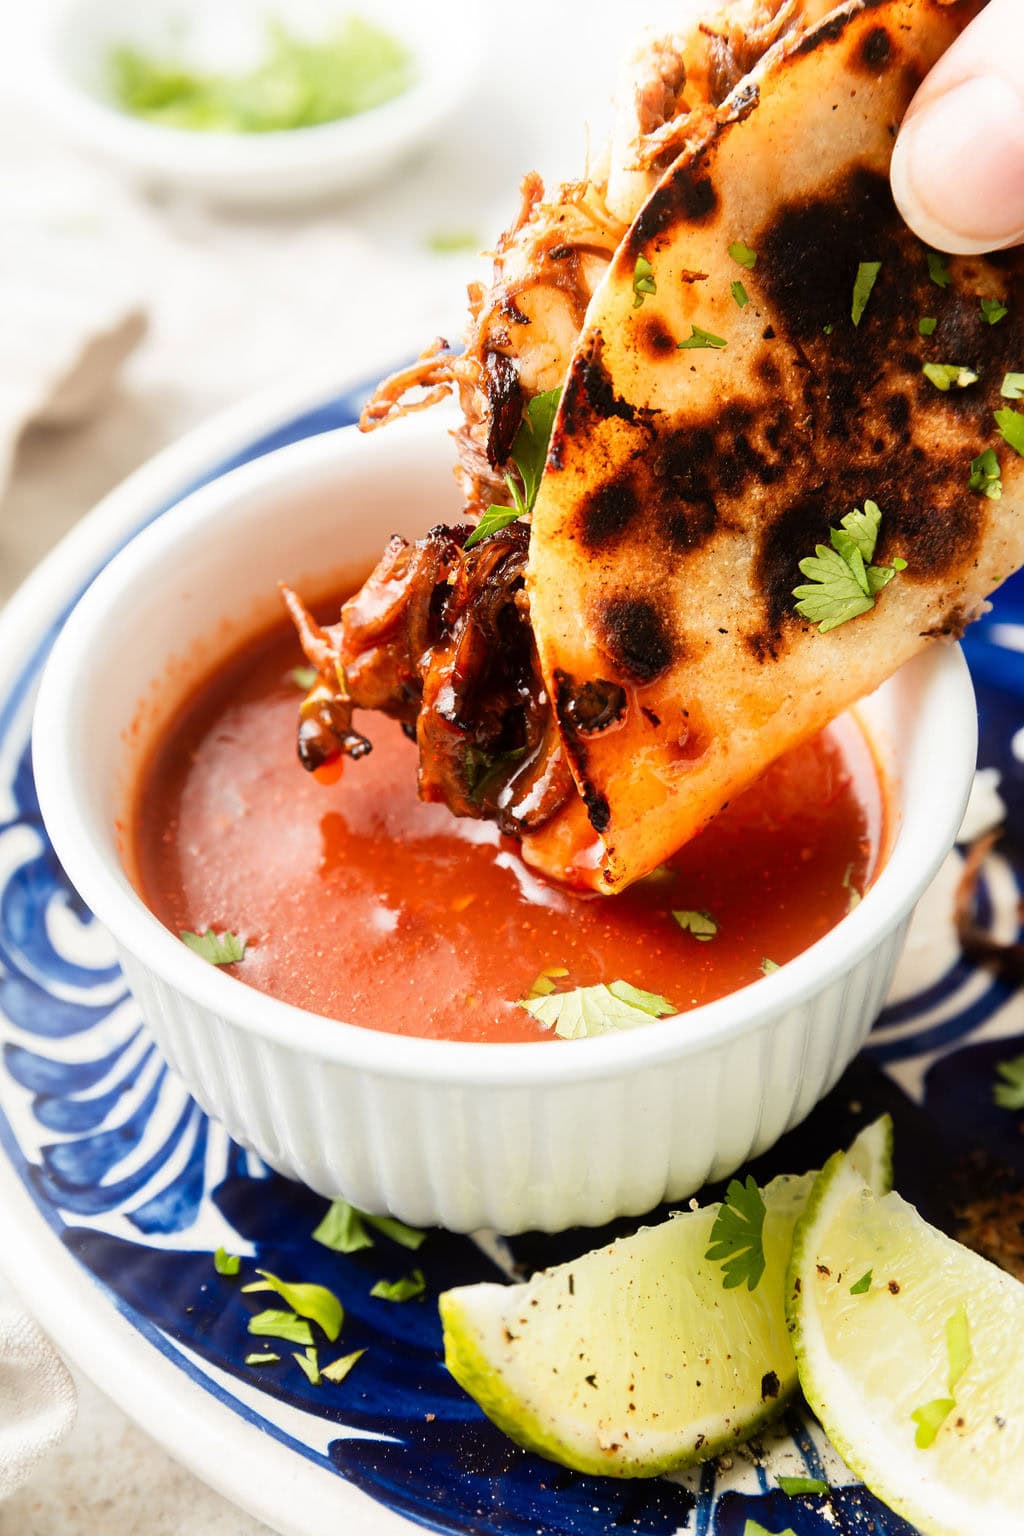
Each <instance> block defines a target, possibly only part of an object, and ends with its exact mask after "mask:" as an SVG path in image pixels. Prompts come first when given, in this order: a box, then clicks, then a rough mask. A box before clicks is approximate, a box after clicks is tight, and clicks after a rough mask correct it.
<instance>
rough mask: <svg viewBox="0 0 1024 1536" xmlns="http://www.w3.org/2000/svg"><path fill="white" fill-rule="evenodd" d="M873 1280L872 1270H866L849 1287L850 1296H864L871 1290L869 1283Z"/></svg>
mask: <svg viewBox="0 0 1024 1536" xmlns="http://www.w3.org/2000/svg"><path fill="white" fill-rule="evenodd" d="M874 1278H875V1274H874V1270H871V1269H868V1270H866V1271H865V1272H864V1274H863V1275H861V1277H860V1279H859V1280H855V1281H854V1283H853V1285H851V1286H850V1295H851V1296H866V1295H867V1293H868V1291H870V1289H871V1282H872V1280H873V1279H874Z"/></svg>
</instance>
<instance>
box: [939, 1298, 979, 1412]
mask: <svg viewBox="0 0 1024 1536" xmlns="http://www.w3.org/2000/svg"><path fill="white" fill-rule="evenodd" d="M946 1350H947V1352H948V1354H949V1390H950V1391H951V1392H955V1391H956V1389H957V1386H958V1385H959V1383H960V1379H961V1377H962V1376H963V1374H964V1372H965V1371H966V1369H967V1367H968V1366H969V1365H970V1363H971V1361H972V1360H973V1359H974V1351H973V1350H972V1348H971V1328H970V1323H969V1322H968V1320H967V1308H966V1307H965V1306H964V1304H963V1302H961V1303H960V1305H959V1306H958V1307H957V1309H956V1311H955V1312H954V1313H953V1315H952V1317H948V1318H947V1319H946Z"/></svg>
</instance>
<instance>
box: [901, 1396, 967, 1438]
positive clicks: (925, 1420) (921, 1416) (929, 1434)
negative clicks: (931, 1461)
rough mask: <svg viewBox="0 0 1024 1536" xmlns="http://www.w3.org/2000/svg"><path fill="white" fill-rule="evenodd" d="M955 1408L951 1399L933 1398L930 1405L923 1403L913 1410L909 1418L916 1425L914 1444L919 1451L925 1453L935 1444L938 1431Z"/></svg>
mask: <svg viewBox="0 0 1024 1536" xmlns="http://www.w3.org/2000/svg"><path fill="white" fill-rule="evenodd" d="M955 1407H956V1402H955V1400H954V1399H953V1398H952V1397H934V1398H932V1400H931V1402H930V1403H923V1404H922V1405H921V1407H920V1408H915V1409H914V1411H913V1413H912V1414H911V1415H910V1417H911V1419H912V1420H913V1421H914V1423H915V1424H916V1425H917V1433H916V1434H915V1436H914V1444H915V1445H916V1446H917V1448H918V1450H919V1451H926V1450H928V1448H929V1446H932V1445H934V1444H935V1438H936V1436H937V1435H938V1433H939V1430H940V1429H941V1428H942V1426H943V1424H945V1422H946V1420H947V1419H948V1418H949V1416H950V1414H951V1413H952V1412H953V1409H954V1408H955Z"/></svg>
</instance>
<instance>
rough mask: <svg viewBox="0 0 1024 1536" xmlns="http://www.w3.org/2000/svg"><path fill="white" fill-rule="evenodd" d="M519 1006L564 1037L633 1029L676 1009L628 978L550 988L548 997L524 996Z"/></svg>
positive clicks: (564, 1038)
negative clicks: (566, 989)
mask: <svg viewBox="0 0 1024 1536" xmlns="http://www.w3.org/2000/svg"><path fill="white" fill-rule="evenodd" d="M519 1006H520V1008H525V1009H526V1011H527V1013H531V1014H532V1015H533V1017H534V1018H535V1019H536V1020H537V1022H538V1023H539V1024H540V1026H541V1028H542V1029H553V1030H554V1032H555V1034H556V1035H558V1036H560V1037H561V1039H563V1040H584V1039H587V1038H589V1037H593V1036H594V1035H607V1034H611V1033H613V1032H614V1031H615V1030H619V1029H635V1028H636V1027H637V1025H638V1024H649V1023H650V1021H651V1019H659V1018H663V1017H664V1016H665V1015H666V1014H669V1013H675V1011H676V1010H675V1007H674V1005H673V1004H672V1003H670V1002H669V1000H668V998H666V997H659V996H658V995H657V993H654V992H642V991H641V990H640V989H639V988H638V987H632V986H630V984H629V982H627V981H613V982H611V984H610V985H608V986H605V985H604V983H599V984H598V985H597V986H595V987H576V988H574V989H573V991H571V992H553V993H552V994H551V995H550V996H549V997H527V998H524V999H523V1000H522V1001H521V1002H520V1004H519Z"/></svg>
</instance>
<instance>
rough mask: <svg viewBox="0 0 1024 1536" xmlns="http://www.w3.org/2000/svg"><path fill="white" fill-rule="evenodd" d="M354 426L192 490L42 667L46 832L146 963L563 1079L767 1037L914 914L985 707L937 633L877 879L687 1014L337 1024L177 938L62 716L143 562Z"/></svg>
mask: <svg viewBox="0 0 1024 1536" xmlns="http://www.w3.org/2000/svg"><path fill="white" fill-rule="evenodd" d="M404 427H405V430H406V431H409V432H412V433H417V432H423V433H429V432H433V431H436V430H437V425H436V422H435V421H434V420H432V418H431V417H430V416H427V417H421V418H414V419H413V420H411V421H408V422H406V423H405V424H404ZM357 434H358V428H357V427H341V428H337V429H335V430H333V431H330V432H325V433H321V434H318V435H317V436H314V437H310V438H306V439H303V440H302V441H299V442H296V443H292V444H290V445H288V446H286V447H283V448H279V449H276V450H274V451H273V452H271V453H268V454H266V455H264V456H262V457H261V458H259V459H256V460H254V461H252V462H250V463H247V464H244V465H242V466H240V467H239V468H236V469H233V470H231V471H229V472H228V473H227V474H225V475H223V476H221V477H219V478H218V479H216V480H214V481H212V482H210V483H209V484H207V485H204V486H202V487H201V488H200V489H198V490H196V491H194V492H192V493H191V494H189V495H188V496H186V497H184V498H183V499H182V500H181V501H180V502H178V503H177V504H176V505H175V506H173V507H171V508H170V509H169V511H167V512H165V513H163V514H162V515H161V516H160V517H158V518H157V519H156V520H155V521H154V522H152V523H151V524H149V525H148V526H147V527H145V528H143V529H142V531H141V532H139V533H137V534H136V535H135V536H134V537H133V538H132V539H131V540H130V541H129V542H128V543H127V544H126V545H125V546H124V548H123V549H121V550H120V551H119V552H118V553H117V554H116V555H115V556H114V558H113V559H112V560H111V561H110V562H109V563H108V564H107V565H106V566H105V567H104V569H103V570H102V571H101V572H100V573H99V575H98V576H97V577H96V578H95V580H94V581H93V582H92V584H91V585H90V587H89V588H88V589H87V591H86V592H85V594H84V595H83V596H82V598H81V599H80V601H79V602H78V604H77V605H76V607H75V608H74V610H73V612H72V613H71V615H70V617H69V618H68V620H67V623H66V624H65V626H64V628H63V630H62V632H61V634H60V635H59V636H58V638H57V640H56V642H55V644H54V647H53V650H52V652H51V655H50V657H49V659H48V661H47V664H46V668H45V671H44V674H43V680H42V684H41V686H40V691H39V696H38V700H37V703H36V709H35V718H34V722H33V732H32V734H33V770H34V774H35V781H36V790H37V794H38V798H39V803H40V807H41V809H42V812H43V819H44V823H45V826H46V829H47V833H48V835H49V836H50V838H51V841H52V843H53V845H54V848H55V850H56V852H57V855H58V857H59V858H60V860H61V862H62V864H63V866H64V868H65V870H66V872H67V874H68V877H69V878H70V880H71V881H72V883H73V884H74V885H75V887H76V889H77V890H78V892H79V894H80V896H81V897H82V899H83V900H84V901H85V903H86V905H87V906H88V907H89V908H90V910H91V911H92V912H93V913H94V915H95V916H96V917H97V918H98V919H99V921H100V922H102V923H103V924H104V926H105V927H106V928H107V929H108V930H109V931H110V932H111V933H112V935H113V936H114V937H115V939H116V940H118V942H120V943H121V944H122V945H123V947H124V948H125V949H127V950H128V951H129V953H131V954H132V955H134V956H136V957H137V958H138V960H139V962H140V963H141V964H143V965H145V966H147V967H148V968H149V969H150V970H151V971H152V972H153V973H154V974H156V975H157V976H159V977H160V978H161V979H162V980H163V982H164V983H165V984H166V985H167V986H169V987H170V988H172V989H173V990H175V991H176V992H178V993H179V994H181V995H182V996H183V997H185V998H187V999H188V1000H189V1001H191V1002H192V1003H193V1004H196V1005H198V1006H199V1007H201V1008H206V1009H209V1010H210V1011H211V1012H213V1013H215V1014H218V1015H220V1016H221V1017H223V1018H225V1019H227V1020H228V1021H230V1022H231V1024H233V1025H234V1027H236V1028H237V1029H239V1030H240V1031H241V1032H243V1033H252V1034H255V1035H258V1036H261V1037H263V1038H264V1039H267V1040H269V1041H273V1042H274V1043H275V1044H277V1045H279V1046H283V1047H285V1048H287V1049H289V1050H293V1051H299V1052H302V1053H303V1054H307V1055H316V1056H318V1057H320V1058H322V1059H323V1060H325V1061H329V1062H332V1063H336V1064H338V1065H341V1066H346V1067H349V1068H352V1069H358V1070H363V1071H369V1072H371V1073H373V1074H375V1075H377V1076H381V1077H386V1078H398V1079H402V1078H404V1079H414V1080H419V1081H422V1080H431V1081H435V1082H446V1083H451V1084H457V1085H459V1086H463V1087H498V1086H501V1087H516V1088H529V1087H530V1086H532V1085H534V1084H538V1085H539V1084H543V1085H544V1086H549V1085H551V1084H552V1083H554V1082H556V1081H558V1080H564V1081H566V1082H567V1083H572V1084H575V1083H580V1082H584V1081H593V1080H597V1079H600V1078H603V1077H608V1076H621V1075H623V1074H626V1075H628V1074H630V1073H633V1072H639V1071H641V1070H643V1069H646V1068H648V1067H650V1066H652V1065H656V1064H657V1063H659V1062H661V1061H664V1060H666V1059H678V1058H679V1057H681V1056H687V1055H691V1054H695V1053H697V1052H699V1051H700V1050H702V1049H704V1048H706V1047H708V1046H710V1045H717V1044H720V1043H722V1042H724V1041H726V1040H729V1039H732V1038H734V1037H736V1036H737V1035H740V1034H747V1033H749V1034H754V1033H757V1032H759V1031H760V1030H761V1029H764V1028H767V1027H768V1026H770V1025H771V1024H773V1023H774V1022H775V1021H776V1020H777V1019H778V1018H779V1017H780V1015H782V1014H783V1013H786V1012H787V1011H789V1010H790V1009H792V1008H795V1007H797V1006H798V1005H799V1004H801V1003H803V1002H804V1001H805V1000H806V999H807V998H808V997H810V996H812V995H814V994H817V993H819V992H821V991H823V990H825V989H826V988H827V987H828V986H829V985H831V984H832V983H833V982H835V981H836V980H838V979H839V978H840V977H841V976H842V975H844V974H845V973H846V972H847V971H849V970H850V969H851V968H852V967H853V966H854V965H855V964H856V963H857V962H858V961H859V960H861V959H862V958H864V957H865V956H867V955H868V954H870V953H871V951H872V950H874V949H876V948H877V947H878V946H879V944H880V943H881V942H882V940H883V939H884V938H885V937H886V935H887V934H888V933H890V932H891V931H892V930H893V928H895V927H896V926H897V925H898V924H899V923H900V922H902V921H903V920H904V919H905V918H907V917H908V916H909V914H910V912H911V911H912V910H913V907H914V906H915V904H916V902H917V901H918V899H919V898H920V896H921V895H922V893H923V892H924V890H925V888H926V887H927V886H928V885H929V884H930V882H931V880H932V879H933V877H934V875H935V874H936V872H937V871H938V868H939V866H940V864H941V863H942V861H943V859H944V858H945V857H946V854H947V853H948V851H949V849H950V847H951V846H952V844H953V842H954V840H955V837H956V833H957V831H958V829H959V826H960V822H961V820H962V818H963V812H964V809H965V807H966V802H967V797H968V794H969V791H970V786H971V781H972V777H973V772H974V767H975V762H976V754H977V711H976V705H975V699H974V691H973V687H972V684H971V680H970V674H969V672H968V670H967V664H966V662H965V660H964V657H963V654H962V652H961V650H960V648H959V646H954V645H949V644H942V643H937V644H935V645H934V646H933V647H932V648H931V650H930V651H928V652H926V653H924V655H923V656H921V657H919V658H917V659H916V661H915V663H913V665H917V666H918V667H919V668H920V670H921V672H922V674H923V676H922V701H923V704H924V708H923V709H922V712H921V716H920V724H919V726H918V730H919V732H920V733H922V735H923V737H924V739H925V741H926V742H928V743H930V752H931V753H932V754H934V759H935V760H937V761H942V762H943V763H944V764H945V767H946V770H947V771H946V772H944V773H943V774H942V775H938V774H937V775H934V776H930V777H929V781H928V783H927V784H926V790H925V793H924V794H923V795H921V796H919V797H918V798H917V799H916V800H914V801H913V802H911V803H905V802H904V803H902V804H901V809H902V823H901V825H900V826H899V828H898V830H897V832H896V835H895V836H894V838H893V839H892V842H891V845H890V848H889V852H888V858H887V859H886V862H885V864H884V866H883V867H882V869H881V870H880V872H879V874H878V876H877V878H876V880H875V882H874V884H873V885H872V886H871V887H870V889H869V890H868V891H867V892H866V894H865V896H864V898H863V900H862V901H861V902H860V903H859V904H858V905H857V907H856V908H855V909H854V910H853V911H852V912H851V913H849V914H848V915H847V916H846V917H844V918H843V919H842V920H841V921H840V922H839V923H838V924H837V925H836V926H835V927H834V928H833V929H831V930H830V932H829V933H827V934H826V935H825V936H824V937H823V938H821V939H819V940H817V941H816V942H815V943H814V944H812V945H811V946H810V947H809V948H808V949H806V950H804V951H803V952H802V953H801V954H800V955H798V956H797V957H796V958H795V959H793V960H791V961H788V962H787V963H786V964H785V965H784V966H782V967H781V968H780V969H779V970H778V971H775V972H773V973H772V974H771V975H768V976H765V977H761V978H758V979H757V980H756V981H754V982H752V983H750V984H749V985H748V986H745V987H742V988H740V989H739V990H737V991H735V992H731V993H729V994H727V995H726V996H724V997H721V998H718V999H716V1000H715V1001H714V1002H710V1003H705V1004H702V1005H701V1006H700V1007H697V1008H694V1009H692V1010H690V1011H689V1012H688V1013H682V1014H675V1015H672V1016H671V1017H668V1018H664V1019H658V1020H653V1021H652V1022H651V1023H650V1024H646V1025H644V1027H643V1028H642V1029H638V1030H630V1031H628V1032H625V1033H621V1034H609V1035H604V1036H600V1037H597V1038H594V1039H586V1040H578V1041H573V1042H571V1043H569V1044H565V1043H562V1042H557V1041H552V1040H543V1041H538V1042H536V1043H533V1042H524V1043H519V1042H517V1043H511V1044H490V1043H487V1042H482V1041H481V1042H477V1041H451V1040H435V1039H425V1038H421V1037H415V1036H407V1035H399V1034H395V1033H391V1032H389V1031H384V1030H376V1029H372V1028H369V1027H366V1026H363V1025H358V1024H352V1023H349V1022H347V1021H343V1020H336V1019H329V1018H326V1017H323V1016H321V1015H319V1014H315V1013H311V1012H309V1011H308V1010H306V1009H302V1008H299V1007H296V1006H295V1005H293V1004H290V1003H285V1002H282V1001H280V1000H279V999H278V998H274V997H271V996H269V995H268V994H266V993H263V992H259V991H257V990H256V989H255V988H253V987H251V986H249V985H248V984H247V983H245V982H243V981H240V980H238V979H237V978H235V977H233V976H228V975H225V974H224V973H222V972H221V971H219V970H218V969H217V968H216V967H215V966H211V965H209V964H208V963H207V962H206V961H204V960H202V959H200V958H199V957H198V956H197V955H195V954H193V953H192V952H191V951H190V950H188V949H187V948H186V947H185V946H184V945H182V944H181V942H180V940H179V939H177V938H176V937H175V936H174V935H173V934H172V933H171V932H170V931H169V930H168V929H167V928H165V927H164V926H163V924H162V923H161V922H160V921H159V919H158V918H156V917H155V916H154V914H153V913H152V912H150V910H149V909H148V907H146V905H145V903H144V902H143V901H142V898H141V897H140V896H139V895H138V894H137V893H136V892H135V891H134V890H132V889H131V888H130V887H129V886H128V884H127V880H126V877H125V875H124V872H123V870H122V868H121V866H120V864H119V863H118V861H117V860H116V859H114V858H112V857H109V856H108V855H107V853H106V852H105V851H101V850H100V849H99V848H97V847H96V845H95V844H94V843H93V841H92V840H91V838H89V837H88V835H87V834H86V833H85V830H84V829H83V827H82V825H81V822H80V820H79V818H78V816H77V814H76V813H75V812H74V811H73V810H72V809H70V808H71V807H73V806H74V804H75V795H74V772H73V766H72V765H73V764H74V763H75V762H77V761H78V760H79V755H78V754H77V752H76V751H75V750H74V749H73V748H72V749H69V746H68V741H67V739H66V736H65V733H64V729H63V725H64V721H65V720H66V719H67V718H68V708H67V706H68V701H69V699H70V696H71V694H72V692H73V690H74V687H75V676H76V671H77V668H78V666H79V665H80V662H81V658H82V657H83V656H86V655H87V654H88V646H89V643H90V641H91V640H92V639H94V638H95V637H96V636H97V635H98V634H102V630H103V627H104V622H105V616H106V614H108V613H109V612H110V611H112V609H113V607H114V604H115V601H116V595H117V594H118V593H119V592H120V591H122V590H124V589H126V588H127V587H129V586H130V585H131V582H132V580H133V579H134V572H135V571H136V570H137V569H138V568H140V567H142V566H149V565H150V564H152V563H153V562H159V561H162V560H165V559H166V558H167V557H168V555H169V553H171V552H173V550H174V549H175V546H176V545H177V544H178V543H179V542H180V541H181V540H182V539H184V538H188V537H189V536H190V535H192V534H194V533H195V532H196V530H198V529H202V528H205V527H206V526H207V525H209V524H215V523H216V522H217V520H218V519H219V516H220V514H221V512H222V510H223V509H224V508H225V507H226V506H228V505H229V504H231V503H232V502H233V501H234V500H235V499H236V498H237V497H239V496H246V495H249V494H252V493H253V492H254V491H257V490H267V489H271V488H273V487H275V486H280V487H281V488H282V489H283V488H285V487H286V486H287V485H288V484H289V483H290V482H291V481H293V480H294V479H295V478H296V477H297V476H300V475H301V474H303V473H317V472H320V473H322V472H324V471H326V470H327V469H328V468H331V467H338V466H339V464H340V463H341V462H342V461H343V459H344V454H345V444H346V443H347V442H350V441H352V440H354V438H355V436H356V435H357ZM385 462H386V461H385ZM41 739H44V740H46V741H47V743H48V750H47V751H45V752H40V751H39V750H38V749H37V748H38V742H39V741H40V740H41ZM54 743H56V744H57V748H56V750H55V749H54ZM919 746H920V743H919Z"/></svg>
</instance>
